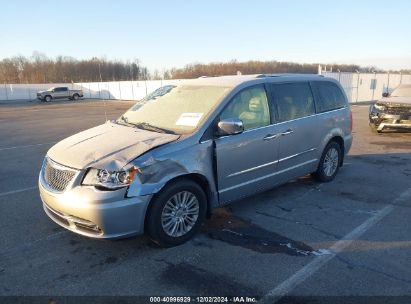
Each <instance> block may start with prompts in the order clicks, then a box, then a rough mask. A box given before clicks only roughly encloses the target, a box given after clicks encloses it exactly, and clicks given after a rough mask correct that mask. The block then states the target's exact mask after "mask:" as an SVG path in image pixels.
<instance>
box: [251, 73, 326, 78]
mask: <svg viewBox="0 0 411 304" xmlns="http://www.w3.org/2000/svg"><path fill="white" fill-rule="evenodd" d="M287 76H288V77H293V76H294V77H295V76H298V77H313V76H318V77H324V75H318V74H292V73H289V74H260V75H257V76H256V77H257V78H265V77H287Z"/></svg>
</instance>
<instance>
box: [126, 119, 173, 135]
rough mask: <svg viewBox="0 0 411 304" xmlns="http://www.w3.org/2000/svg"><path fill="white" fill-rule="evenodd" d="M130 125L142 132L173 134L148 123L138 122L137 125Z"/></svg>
mask: <svg viewBox="0 0 411 304" xmlns="http://www.w3.org/2000/svg"><path fill="white" fill-rule="evenodd" d="M127 123H129V122H127ZM129 124H131V123H129ZM132 125H134V126H135V127H136V128H139V129H143V130H149V131H154V132H159V133H167V134H175V133H174V132H173V131H171V130H168V129H164V128H160V127H157V126H154V125H152V124H150V123H148V122H138V123H133V124H132Z"/></svg>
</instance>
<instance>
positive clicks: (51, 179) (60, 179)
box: [43, 158, 76, 192]
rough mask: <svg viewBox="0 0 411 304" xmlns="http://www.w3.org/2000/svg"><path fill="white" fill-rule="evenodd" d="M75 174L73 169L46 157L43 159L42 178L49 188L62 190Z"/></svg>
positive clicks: (57, 190)
mask: <svg viewBox="0 0 411 304" xmlns="http://www.w3.org/2000/svg"><path fill="white" fill-rule="evenodd" d="M75 175H76V171H75V170H73V169H70V168H66V167H63V166H61V165H59V164H56V163H54V162H53V161H51V160H50V159H48V158H47V159H46V160H45V164H44V167H43V179H44V181H45V182H46V183H47V185H48V186H49V188H50V189H51V190H53V191H56V192H63V191H64V190H65V189H66V188H67V186H68V184H69V183H70V182H71V181H72V180H73V178H74V176H75Z"/></svg>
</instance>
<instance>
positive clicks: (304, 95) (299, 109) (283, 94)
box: [272, 83, 315, 122]
mask: <svg viewBox="0 0 411 304" xmlns="http://www.w3.org/2000/svg"><path fill="white" fill-rule="evenodd" d="M272 88H273V90H274V96H275V101H276V103H277V109H278V120H279V121H280V122H281V121H287V120H292V119H297V118H301V117H305V116H309V115H313V114H314V113H315V107H314V98H313V95H312V93H311V88H310V85H309V84H308V83H285V84H273V85H272Z"/></svg>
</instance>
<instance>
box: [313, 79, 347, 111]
mask: <svg viewBox="0 0 411 304" xmlns="http://www.w3.org/2000/svg"><path fill="white" fill-rule="evenodd" d="M315 85H316V87H317V90H318V94H319V97H320V100H319V101H318V104H317V108H318V109H317V112H318V113H321V112H326V111H331V110H335V109H340V108H343V107H345V106H346V101H345V98H344V95H343V93H342V92H341V90H340V88H338V87H337V86H336V85H335V84H333V83H330V82H317V83H316V84H315Z"/></svg>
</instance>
